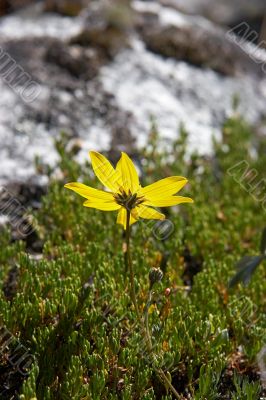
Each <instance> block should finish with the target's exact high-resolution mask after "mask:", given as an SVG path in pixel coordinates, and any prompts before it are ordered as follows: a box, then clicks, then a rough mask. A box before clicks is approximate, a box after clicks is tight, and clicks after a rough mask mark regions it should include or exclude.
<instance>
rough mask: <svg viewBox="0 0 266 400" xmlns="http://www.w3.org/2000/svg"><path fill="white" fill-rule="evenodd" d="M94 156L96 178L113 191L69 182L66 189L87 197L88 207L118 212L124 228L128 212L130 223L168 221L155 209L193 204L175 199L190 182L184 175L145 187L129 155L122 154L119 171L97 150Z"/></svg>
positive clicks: (119, 220)
mask: <svg viewBox="0 0 266 400" xmlns="http://www.w3.org/2000/svg"><path fill="white" fill-rule="evenodd" d="M90 156H91V162H92V167H93V170H94V173H95V175H96V176H97V177H98V179H99V180H100V181H101V183H102V184H103V185H104V186H105V187H106V188H107V189H109V190H110V191H109V192H106V191H103V190H98V189H94V188H92V187H89V186H86V185H84V184H82V183H79V182H72V183H67V184H66V185H65V187H66V188H67V189H71V190H73V191H74V192H76V193H78V194H79V195H81V196H82V197H85V199H87V200H86V201H85V202H84V203H83V205H84V206H85V207H91V208H97V209H98V210H102V211H118V216H117V223H118V224H122V225H123V226H124V229H126V222H127V211H129V212H130V224H133V223H134V222H136V221H137V220H138V219H139V218H145V219H159V220H163V219H165V216H164V215H163V214H161V213H159V212H158V211H156V210H155V209H154V208H151V207H170V206H175V205H177V204H180V203H193V200H192V199H190V198H189V197H182V196H174V194H176V193H177V192H178V191H179V190H181V189H182V188H183V187H184V186H185V184H186V183H187V179H186V178H183V177H182V176H171V177H169V178H165V179H161V180H160V181H158V182H155V183H152V184H151V185H148V186H146V187H141V185H140V183H139V177H138V174H137V171H136V168H135V166H134V164H133V162H132V161H131V159H130V158H129V157H128V155H127V154H126V153H123V152H122V155H121V158H120V160H119V161H118V163H117V165H116V168H114V167H113V166H112V164H111V163H110V162H109V161H108V160H107V158H105V157H104V156H103V155H102V154H100V153H97V152H96V151H91V152H90Z"/></svg>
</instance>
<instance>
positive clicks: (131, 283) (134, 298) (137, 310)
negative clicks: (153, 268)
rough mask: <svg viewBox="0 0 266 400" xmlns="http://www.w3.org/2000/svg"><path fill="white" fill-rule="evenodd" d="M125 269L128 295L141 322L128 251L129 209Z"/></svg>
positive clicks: (128, 212)
mask: <svg viewBox="0 0 266 400" xmlns="http://www.w3.org/2000/svg"><path fill="white" fill-rule="evenodd" d="M126 270H127V271H128V270H129V279H130V296H131V300H132V303H133V305H134V308H135V311H136V314H137V317H138V320H139V322H141V316H140V313H139V308H138V303H137V298H136V289H135V278H134V270H133V265H132V260H131V252H130V210H128V209H127V222H126Z"/></svg>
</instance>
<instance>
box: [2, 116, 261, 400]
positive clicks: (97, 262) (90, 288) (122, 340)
mask: <svg viewBox="0 0 266 400" xmlns="http://www.w3.org/2000/svg"><path fill="white" fill-rule="evenodd" d="M222 136H223V138H222V142H220V143H219V144H218V143H214V149H215V151H214V155H213V156H212V157H206V156H205V157H202V156H200V155H198V154H196V153H193V154H190V155H189V153H188V150H189V145H188V143H187V135H186V132H185V130H184V129H181V134H180V136H179V139H178V140H177V141H176V142H175V143H174V145H173V146H171V148H170V149H168V150H164V151H162V149H161V146H160V145H158V142H157V133H156V128H155V127H153V130H152V135H151V138H150V143H149V145H148V146H147V147H146V148H145V149H143V151H140V152H139V154H137V155H136V157H135V162H136V165H137V166H138V167H139V170H140V172H141V176H142V182H143V183H145V184H149V183H152V182H154V181H155V180H157V179H161V178H164V177H166V176H170V175H182V176H185V177H188V179H189V182H190V184H189V185H188V186H187V187H186V190H184V191H182V195H188V196H190V197H192V198H193V199H194V200H195V203H194V204H189V205H186V204H184V205H180V206H179V207H177V208H171V209H170V208H168V209H165V210H163V212H164V213H166V215H167V218H168V220H169V221H171V223H172V224H173V225H171V226H173V229H172V231H171V232H170V231H169V233H170V234H169V235H168V236H167V237H165V235H164V234H163V232H162V229H161V226H160V225H158V224H156V222H148V223H146V222H145V221H144V222H143V221H142V222H139V223H137V224H135V225H134V226H133V230H132V237H133V238H132V255H133V264H134V269H135V273H136V278H135V280H136V290H137V298H138V304H139V308H140V310H144V308H145V305H146V302H147V294H148V289H149V278H148V275H149V271H150V269H151V268H152V267H158V268H161V270H162V271H163V273H164V277H163V279H162V281H161V283H157V284H156V285H155V286H154V294H153V297H152V300H151V302H150V306H149V324H150V329H151V332H152V342H153V353H154V354H155V355H156V357H155V360H156V361H154V358H151V355H150V354H149V352H148V351H147V349H146V347H145V343H144V341H143V338H142V335H141V332H140V330H139V328H138V325H137V323H136V315H135V312H134V308H133V306H132V303H131V300H130V296H129V281H128V276H127V273H126V272H125V266H124V252H123V244H124V241H125V238H124V232H123V229H122V228H121V226H119V225H117V224H116V223H115V218H116V216H115V213H106V212H101V211H97V210H93V209H87V208H85V207H83V206H82V199H81V198H79V197H78V196H75V194H73V193H71V192H69V191H67V190H65V189H64V188H63V185H64V183H66V182H70V181H76V180H77V179H79V180H80V181H81V182H83V183H86V184H89V185H90V186H93V187H98V188H101V187H100V184H99V182H97V180H96V179H95V178H94V175H93V174H92V169H91V166H90V164H89V163H87V165H85V166H83V167H81V166H80V165H78V164H77V163H76V162H75V161H74V153H75V149H72V150H71V151H66V143H65V139H64V136H62V138H61V140H60V141H58V142H57V143H56V146H57V149H58V152H59V154H60V161H59V163H58V167H57V176H59V175H60V174H59V173H58V172H59V171H60V173H61V176H62V178H61V179H60V180H59V179H58V178H57V179H54V178H51V183H50V186H49V190H48V194H47V195H46V196H45V197H44V198H43V200H42V207H41V209H40V210H39V211H38V212H37V213H35V214H34V218H35V221H36V224H37V226H36V230H37V233H38V236H39V238H41V239H42V241H43V243H44V246H43V252H42V257H41V258H40V257H38V258H37V257H33V256H32V255H31V254H28V253H27V252H26V251H25V243H24V242H18V241H16V242H14V243H11V242H10V234H9V232H1V237H0V243H1V252H0V260H1V270H0V279H1V285H2V288H3V290H2V291H1V294H0V310H1V325H2V327H4V328H2V331H1V332H2V334H1V345H2V352H1V358H0V371H1V377H0V384H1V388H0V389H1V390H0V393H1V396H0V397H1V399H21V400H22V399H25V400H30V399H36V398H37V399H38V400H50V399H51V400H54V399H67V400H68V399H69V400H70V399H73V400H81V399H92V400H98V399H99V400H100V399H102V400H105V399H106V400H107V399H108V400H109V399H122V400H128V399H143V400H144V399H145V400H152V399H164V400H166V399H171V398H172V395H171V392H170V391H169V392H167V390H166V389H165V387H164V386H163V385H162V384H161V382H160V380H159V379H158V377H157V376H156V374H155V373H154V367H156V366H157V365H158V366H160V367H162V368H163V369H164V370H165V372H166V373H167V376H168V377H169V378H170V377H171V380H172V384H173V385H174V387H175V388H176V390H177V391H178V392H179V393H180V395H181V396H182V398H183V399H195V400H199V399H202V400H203V399H207V400H212V399H228V400H238V399H240V400H242V399H243V400H253V399H260V398H264V396H266V394H265V391H264V389H263V385H262V384H261V381H260V375H259V372H260V371H259V368H258V363H257V361H258V354H259V352H260V351H261V349H262V348H263V346H264V344H265V327H266V321H265V303H266V297H265V289H266V284H265V263H264V264H263V262H262V263H261V264H260V266H259V267H258V268H257V269H256V271H255V272H254V274H253V275H252V277H251V280H250V282H249V284H248V285H247V286H244V285H243V284H238V285H237V286H236V287H234V288H232V289H229V288H228V282H229V281H230V279H231V278H232V276H233V275H234V274H235V272H236V271H235V264H236V262H237V261H238V260H239V259H241V257H243V256H245V255H251V256H252V255H257V254H258V249H259V242H260V237H261V233H262V231H263V228H264V227H265V225H266V224H265V208H264V204H263V190H259V189H258V188H257V191H255V192H254V188H255V186H254V182H255V181H253V186H252V184H251V183H252V182H251V181H252V180H251V178H250V176H251V175H250V174H248V175H246V177H245V179H244V180H243V179H242V181H241V179H240V178H241V177H243V173H244V172H245V171H246V172H247V169H246V170H245V171H244V170H243V166H244V165H246V166H247V165H248V166H249V167H248V168H249V170H252V169H253V170H254V171H256V172H257V176H256V177H255V175H252V176H253V178H254V177H255V179H256V182H257V183H259V182H260V181H261V180H262V179H263V178H264V176H265V163H266V151H265V150H266V140H265V138H257V137H255V135H254V134H253V132H252V129H251V128H250V127H249V126H247V125H246V124H245V122H244V121H242V120H240V119H239V118H238V117H233V118H231V119H229V120H228V121H226V123H225V125H224V126H223V129H222ZM159 149H160V151H159ZM243 161H244V163H243ZM253 174H254V172H253ZM265 196H266V191H265V192H264V197H265ZM265 207H266V205H265ZM164 233H165V232H164ZM12 271H13V275H12ZM10 274H11V275H10ZM10 276H11V278H10ZM10 279H11V280H12V279H13V280H14V281H13V282H12V290H11V291H9V290H8V289H7V288H8V285H7V282H8V280H10ZM3 332H9V336H10V337H11V340H10V343H9V344H8V346H5V340H4V334H3ZM18 344H20V346H19V345H18ZM18 348H19V350H18ZM21 352H22V353H23V352H24V355H25V352H27V354H29V355H32V356H33V358H32V359H31V360H32V362H31V364H30V365H28V366H27V365H26V363H25V365H24V366H26V367H27V368H25V369H23V365H22V363H21V365H19V367H18V364H19V363H18V362H17V360H18V359H19V356H20V353H21ZM28 359H29V358H28ZM154 363H156V366H155V365H154Z"/></svg>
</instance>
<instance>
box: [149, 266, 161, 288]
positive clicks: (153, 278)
mask: <svg viewBox="0 0 266 400" xmlns="http://www.w3.org/2000/svg"><path fill="white" fill-rule="evenodd" d="M162 279H163V272H162V271H161V270H160V268H151V269H150V272H149V280H150V289H151V288H152V287H153V285H154V284H155V283H156V282H160V281H161V280H162Z"/></svg>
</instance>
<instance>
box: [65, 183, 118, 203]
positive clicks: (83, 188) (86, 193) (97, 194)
mask: <svg viewBox="0 0 266 400" xmlns="http://www.w3.org/2000/svg"><path fill="white" fill-rule="evenodd" d="M65 188H67V189H70V190H73V191H74V192H76V193H78V194H79V195H80V196H82V197H85V199H92V200H96V199H99V200H102V201H111V200H114V196H113V195H112V193H107V192H104V191H103V190H98V189H94V188H92V187H90V186H87V185H84V184H83V183H80V182H71V183H67V184H66V185H65Z"/></svg>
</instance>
